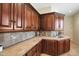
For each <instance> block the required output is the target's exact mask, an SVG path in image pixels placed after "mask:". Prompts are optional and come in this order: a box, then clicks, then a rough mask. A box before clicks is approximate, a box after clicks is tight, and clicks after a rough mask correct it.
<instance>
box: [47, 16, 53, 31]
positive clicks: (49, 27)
mask: <svg viewBox="0 0 79 59" xmlns="http://www.w3.org/2000/svg"><path fill="white" fill-rule="evenodd" d="M46 20H47V21H46V23H47V25H46V26H47V30H53V29H54V16H53V15H47V16H46Z"/></svg>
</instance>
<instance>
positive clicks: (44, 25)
mask: <svg viewBox="0 0 79 59" xmlns="http://www.w3.org/2000/svg"><path fill="white" fill-rule="evenodd" d="M40 21H41V22H40V23H41V27H40V28H41V30H46V31H49V30H50V31H52V30H63V28H64V15H63V14H60V13H56V12H53V13H47V14H42V15H41V19H40Z"/></svg>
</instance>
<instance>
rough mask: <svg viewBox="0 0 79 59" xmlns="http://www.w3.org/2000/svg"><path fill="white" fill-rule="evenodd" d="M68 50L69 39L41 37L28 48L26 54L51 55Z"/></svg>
mask: <svg viewBox="0 0 79 59" xmlns="http://www.w3.org/2000/svg"><path fill="white" fill-rule="evenodd" d="M69 50H70V39H66V40H65V39H64V40H48V39H43V40H41V41H40V42H39V43H38V44H36V45H35V46H34V47H33V48H32V49H31V50H29V51H28V52H27V53H26V54H25V55H26V56H40V54H41V53H46V54H49V55H52V56H58V55H61V54H63V53H65V52H68V51H69Z"/></svg>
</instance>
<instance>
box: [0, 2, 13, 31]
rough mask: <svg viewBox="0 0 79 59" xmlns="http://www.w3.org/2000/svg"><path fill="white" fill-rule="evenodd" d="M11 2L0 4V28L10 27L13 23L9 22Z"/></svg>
mask: <svg viewBox="0 0 79 59" xmlns="http://www.w3.org/2000/svg"><path fill="white" fill-rule="evenodd" d="M11 7H12V4H10V3H1V4H0V30H2V29H12V28H13V23H12V22H11V20H12V18H11V16H12V13H11V12H12V11H11Z"/></svg>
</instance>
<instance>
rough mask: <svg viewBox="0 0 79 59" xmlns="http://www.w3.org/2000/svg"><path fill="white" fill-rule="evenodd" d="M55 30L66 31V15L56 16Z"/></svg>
mask: <svg viewBox="0 0 79 59" xmlns="http://www.w3.org/2000/svg"><path fill="white" fill-rule="evenodd" d="M55 30H64V15H62V14H55Z"/></svg>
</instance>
